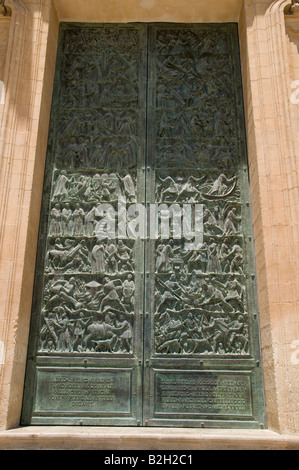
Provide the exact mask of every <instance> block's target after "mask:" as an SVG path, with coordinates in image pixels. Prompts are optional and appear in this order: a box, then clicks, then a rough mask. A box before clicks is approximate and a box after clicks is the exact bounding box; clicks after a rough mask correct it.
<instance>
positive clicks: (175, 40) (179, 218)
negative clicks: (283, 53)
mask: <svg viewBox="0 0 299 470" xmlns="http://www.w3.org/2000/svg"><path fill="white" fill-rule="evenodd" d="M196 214H197V216H196ZM198 214H199V215H198ZM196 217H197V218H196ZM188 230H189V232H188ZM197 230H199V232H198V233H199V238H198V239H196V240H195V239H193V238H192V237H193V236H194V235H195V234H196V233H197ZM187 232H188V234H189V235H190V236H189V237H188V234H187ZM193 242H194V243H193ZM195 242H196V243H195ZM254 272H255V267H254V253H253V241H252V229H251V213H250V193H249V182H248V171H247V157H246V142H245V130H244V116H243V104H242V86H241V74H240V64H239V49H238V35H237V26H236V25H234V24H224V25H195V24H192V25H183V24H180V25H179V24H151V25H146V24H127V25H117V24H113V25H112V24H99V25H98V24H97V25H93V24H62V25H61V30H60V38H59V46H58V56H57V65H56V76H55V83H54V93H53V103H52V113H51V122H50V132H49V144H48V156H47V163H46V172H45V182H44V195H43V203H42V211H41V222H40V233H39V245H38V256H37V261H36V275H35V288H34V296H33V307H32V324H31V333H30V341H29V351H28V361H27V373H26V382H25V393H24V407H23V417H22V423H23V424H55V425H59V424H61V425H67V424H71V425H77V424H80V425H117V426H122V425H123V426H130V425H131V426H139V425H140V426H142V425H144V426H186V427H197V426H209V427H260V426H261V425H264V408H263V406H264V405H263V388H262V374H261V365H260V346H259V335H258V315H257V304H256V296H255V290H256V289H255V275H254Z"/></svg>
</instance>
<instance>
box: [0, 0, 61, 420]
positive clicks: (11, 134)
mask: <svg viewBox="0 0 299 470" xmlns="http://www.w3.org/2000/svg"><path fill="white" fill-rule="evenodd" d="M6 5H7V6H8V7H10V8H11V10H12V16H11V22H10V29H9V37H8V46H7V56H6V61H5V70H4V74H3V82H4V86H5V102H4V104H3V105H2V115H1V133H0V154H1V163H0V171H1V173H0V286H1V289H0V341H1V345H2V358H3V360H2V365H0V396H1V407H0V426H1V428H4V429H6V428H9V427H14V426H18V425H19V419H20V411H21V404H22V393H23V383H24V371H25V365H26V356H27V342H28V331H29V322H30V308H31V298H32V288H33V278H34V265H35V256H36V255H35V253H36V243H37V234H38V219H39V212H40V202H41V191H42V184H43V171H44V161H45V155H46V142H47V133H48V121H49V109H50V103H51V89H52V80H51V76H52V75H53V72H54V66H55V51H56V46H55V37H56V36H57V31H55V24H56V25H57V20H56V21H54V20H53V15H54V12H53V11H52V9H51V1H50V0H27V1H26V2H21V1H16V0H9V1H6ZM51 16H52V17H51ZM50 20H51V25H52V28H53V30H52V31H50V30H49V24H50ZM56 29H57V28H56ZM53 44H54V47H52V48H51V49H50V51H49V53H48V55H47V61H46V52H47V47H48V45H52V46H53Z"/></svg>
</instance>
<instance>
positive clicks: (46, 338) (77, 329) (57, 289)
mask: <svg viewBox="0 0 299 470" xmlns="http://www.w3.org/2000/svg"><path fill="white" fill-rule="evenodd" d="M134 292H135V283H134V279H133V275H132V274H130V273H129V274H126V275H125V276H122V277H121V278H115V279H113V278H111V277H104V278H101V279H99V282H97V281H95V280H94V279H93V280H91V281H90V280H89V282H86V279H85V280H83V279H80V278H76V277H71V278H70V279H68V278H64V277H61V278H59V279H56V278H53V279H50V280H49V281H48V283H47V285H46V286H45V296H44V301H45V304H44V309H43V312H42V326H41V334H40V351H48V352H53V351H61V352H105V353H113V352H117V353H131V352H132V346H133V344H132V336H133V335H132V331H133V318H134V307H133V303H134Z"/></svg>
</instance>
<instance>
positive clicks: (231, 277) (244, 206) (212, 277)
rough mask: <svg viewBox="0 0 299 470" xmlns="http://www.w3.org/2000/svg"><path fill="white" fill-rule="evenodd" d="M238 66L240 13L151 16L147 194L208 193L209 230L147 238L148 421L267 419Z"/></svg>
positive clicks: (155, 198)
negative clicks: (200, 17)
mask: <svg viewBox="0 0 299 470" xmlns="http://www.w3.org/2000/svg"><path fill="white" fill-rule="evenodd" d="M240 73H241V72H240V64H239V50H238V36H237V26H236V25H165V24H164V25H151V26H150V34H149V72H148V76H149V84H148V90H149V92H148V93H149V98H148V110H147V113H148V153H147V156H148V166H149V168H150V170H149V173H150V175H151V176H150V184H149V185H148V193H147V197H148V200H149V201H150V202H151V203H156V204H166V205H167V206H168V207H170V206H171V205H172V204H179V206H180V207H183V204H189V205H191V206H193V207H194V206H195V204H199V205H201V207H202V214H201V215H202V219H203V239H202V240H201V242H202V243H201V245H200V247H199V249H196V250H189V249H186V246H187V245H186V239H184V238H182V239H175V238H172V239H171V238H170V239H166V240H161V238H158V240H156V241H150V242H149V243H148V247H147V254H148V257H147V261H146V268H147V279H148V283H147V288H146V291H147V292H148V295H147V296H146V300H147V306H146V309H147V312H148V317H147V320H146V322H147V324H146V331H150V332H151V334H150V336H148V337H147V338H146V339H145V385H144V390H145V400H144V401H145V405H144V406H145V420H146V422H147V424H148V425H154V426H163V425H168V426H169V425H171V423H175V425H176V426H205V425H207V426H209V427H223V426H224V427H227V426H228V425H229V426H231V427H234V426H236V427H240V426H241V427H242V426H243V427H259V426H260V425H261V424H262V423H263V422H264V418H263V407H262V406H259V405H260V404H261V401H260V400H261V397H262V385H261V383H262V381H261V368H260V366H259V364H260V355H259V346H258V344H259V341H258V326H257V319H256V312H257V304H256V299H255V288H254V287H255V281H254V272H255V268H254V262H253V260H254V254H253V246H252V228H251V224H250V220H251V214H250V202H249V201H250V194H249V181H248V173H247V155H246V141H245V127H244V112H243V103H242V86H241V75H240ZM160 221H161V219H160ZM161 223H162V222H161ZM160 235H161V233H160Z"/></svg>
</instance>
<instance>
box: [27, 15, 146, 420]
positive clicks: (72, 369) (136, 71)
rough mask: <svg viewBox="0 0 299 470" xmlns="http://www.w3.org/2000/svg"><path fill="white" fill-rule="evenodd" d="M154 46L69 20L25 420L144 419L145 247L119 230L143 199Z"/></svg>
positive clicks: (142, 37) (121, 30)
mask: <svg viewBox="0 0 299 470" xmlns="http://www.w3.org/2000/svg"><path fill="white" fill-rule="evenodd" d="M146 41H147V35H146V28H144V27H139V26H128V25H122V26H118V25H95V26H94V25H75V24H74V25H69V24H68V25H67V24H65V25H62V26H61V31H60V43H59V53H58V62H57V74H56V78H55V85H54V98H53V106H52V117H51V131H50V137H49V148H48V160H47V171H46V177H45V190H44V198H43V209H42V216H41V217H42V218H41V229H40V236H39V249H38V250H39V256H38V259H37V267H36V282H35V293H34V303H33V313H32V332H33V333H32V335H31V340H30V352H29V360H28V371H27V377H29V379H28V380H27V383H26V388H25V401H24V403H25V408H24V416H23V420H24V421H25V422H30V423H32V424H50V423H54V424H79V423H80V424H81V423H83V424H89V425H90V424H107V425H108V424H109V425H113V424H117V425H137V424H139V423H140V421H141V419H142V358H143V322H142V318H143V292H144V289H143V272H144V256H143V251H144V247H143V242H142V241H140V240H133V239H127V238H126V237H124V238H120V239H116V238H115V239H113V238H111V236H113V228H114V227H115V228H116V229H117V224H118V217H120V214H121V211H124V210H126V208H127V207H126V206H127V205H129V204H133V203H138V202H143V201H144V198H145V194H144V190H145V184H144V178H145V174H144V171H143V168H144V161H145V144H146V142H145V135H146V113H145V111H146V60H147V46H146ZM119 197H122V200H121V209H119V207H118V205H119V201H120V199H119ZM105 205H107V206H105ZM106 209H108V213H107V214H106ZM103 216H104V219H106V222H107V224H108V225H109V227H110V229H111V233H110V232H109V230H107V227H106V226H105V225H104V226H103V227H102V231H101V226H100V222H101V220H104V219H103ZM101 233H102V236H105V233H106V234H109V237H107V238H104V239H101V237H102V236H101ZM115 234H116V235H117V232H116V230H115ZM110 235H111V236H110ZM33 385H34V387H35V388H34V389H33Z"/></svg>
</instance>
